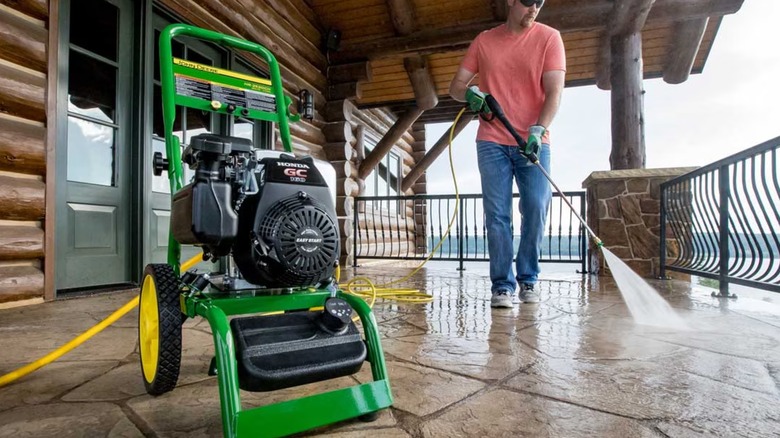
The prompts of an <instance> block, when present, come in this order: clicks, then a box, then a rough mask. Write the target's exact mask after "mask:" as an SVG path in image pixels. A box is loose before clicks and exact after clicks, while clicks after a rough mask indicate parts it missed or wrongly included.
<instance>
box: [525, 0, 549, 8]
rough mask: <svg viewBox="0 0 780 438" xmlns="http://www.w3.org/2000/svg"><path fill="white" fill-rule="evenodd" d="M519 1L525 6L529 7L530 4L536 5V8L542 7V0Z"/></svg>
mask: <svg viewBox="0 0 780 438" xmlns="http://www.w3.org/2000/svg"><path fill="white" fill-rule="evenodd" d="M520 3H521V4H522V5H523V6H525V7H526V8H530V7H531V6H533V5H536V8H537V9H542V5H544V0H520Z"/></svg>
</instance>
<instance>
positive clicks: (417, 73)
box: [404, 56, 439, 111]
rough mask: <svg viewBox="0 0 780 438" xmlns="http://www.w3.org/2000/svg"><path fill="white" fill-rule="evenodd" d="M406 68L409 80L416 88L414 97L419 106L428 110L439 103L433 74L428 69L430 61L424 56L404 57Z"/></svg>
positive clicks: (413, 88) (413, 87) (414, 88)
mask: <svg viewBox="0 0 780 438" xmlns="http://www.w3.org/2000/svg"><path fill="white" fill-rule="evenodd" d="M404 68H405V69H406V74H408V75H409V81H411V83H412V90H414V99H415V100H416V101H417V107H418V108H420V109H421V110H423V111H427V110H429V109H431V108H434V107H436V105H437V104H438V103H439V97H438V96H437V93H436V84H435V83H434V82H433V76H431V71H430V69H428V62H427V61H426V59H425V57H423V56H412V57H408V58H404Z"/></svg>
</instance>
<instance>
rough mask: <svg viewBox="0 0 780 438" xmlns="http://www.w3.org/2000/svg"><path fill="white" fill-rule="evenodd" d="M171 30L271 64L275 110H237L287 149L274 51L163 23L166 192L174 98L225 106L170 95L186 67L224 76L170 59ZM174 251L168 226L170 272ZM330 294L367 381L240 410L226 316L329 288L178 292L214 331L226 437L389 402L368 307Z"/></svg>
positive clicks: (176, 258)
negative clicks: (347, 312) (367, 370)
mask: <svg viewBox="0 0 780 438" xmlns="http://www.w3.org/2000/svg"><path fill="white" fill-rule="evenodd" d="M176 36H189V37H194V38H197V39H201V40H205V41H209V42H212V43H215V44H219V45H223V46H227V47H231V48H234V49H239V50H245V51H248V52H252V53H255V54H257V55H259V56H260V57H261V58H262V59H264V60H265V61H266V62H267V63H268V68H269V71H270V76H271V83H270V90H268V91H270V93H271V94H273V95H274V96H275V98H276V112H275V113H271V112H266V111H261V110H255V109H250V110H249V114H248V115H246V116H244V117H247V118H253V119H258V120H267V121H271V122H275V123H278V125H279V130H280V133H281V139H282V144H283V145H284V148H285V150H286V151H287V152H292V144H291V141H290V127H289V122H290V121H297V120H298V119H299V116H297V115H291V114H290V113H289V110H288V108H289V105H290V104H291V99H289V98H287V97H286V96H285V95H284V90H283V88H282V81H281V75H280V73H279V65H278V64H277V62H276V58H275V57H274V56H273V54H271V52H270V51H268V50H267V49H266V48H265V47H263V46H261V45H259V44H255V43H252V42H249V41H246V40H242V39H239V38H235V37H231V36H228V35H223V34H220V33H217V32H213V31H210V30H206V29H200V28H197V27H194V26H189V25H186V24H171V25H169V26H167V27H166V28H165V29H164V30H163V32H162V34H161V36H160V70H161V72H160V79H161V83H162V102H163V119H164V123H165V147H166V156H167V158H168V162H169V169H168V177H169V180H170V186H171V196H173V195H174V194H175V193H176V192H177V191H178V190H180V189H181V188H182V186H183V180H182V179H183V172H182V167H181V151H180V144H179V139H178V137H176V136H174V135H173V126H174V120H175V117H176V105H181V106H185V107H189V108H194V109H199V110H203V111H215V112H226V110H225V108H224V107H223V108H216V109H215V108H214V107H212V106H211V103H210V102H209V101H206V100H204V99H199V98H193V97H189V96H182V95H178V94H176V86H175V79H174V73H181V74H186V75H189V76H192V77H196V78H199V79H203V80H212V79H219V80H220V82H223V83H225V82H226V79H225V77H224V76H219V75H214V73H213V72H209V71H201V70H197V69H193V68H189V67H187V66H184V65H181V64H175V63H174V59H173V56H172V53H171V40H172V39H173V38H174V37H176ZM228 81H229V80H228ZM230 85H234V86H236V87H239V88H241V87H243V86H247V87H248V86H252V85H257V84H250V83H245V82H242V81H241V80H240V79H238V80H236V81H235V83H231V84H230ZM180 257H181V246H180V245H179V243H178V242H177V241H176V240H175V239H174V238H173V233H170V237H169V247H168V263H169V264H170V265H171V266H172V267H173V268H174V270H175V271H176V273H177V275H178V274H179V267H180ZM336 295H337V296H338V297H340V298H342V299H344V300H346V301H347V302H348V303H349V304H350V305H351V306H352V308H353V309H355V311H356V313H357V314H358V316H359V317H360V320H361V322H362V325H363V330H364V335H365V339H366V344H367V347H368V360H369V362H370V363H371V373H372V376H373V379H374V380H373V382H369V383H364V384H361V385H356V386H352V387H347V388H342V389H338V390H335V391H330V392H325V393H321V394H315V395H311V396H308V397H304V398H299V399H294V400H288V401H285V402H280V403H275V404H271V405H266V406H261V407H257V408H253V409H248V410H242V409H241V400H240V392H239V384H238V364H237V361H236V352H235V344H234V342H233V334H232V332H231V330H230V325H229V322H228V318H227V317H228V316H230V315H240V314H245V313H259V312H278V311H289V310H305V309H311V308H315V307H320V306H323V305H324V303H325V300H326V299H327V298H328V297H330V296H331V292H330V291H328V290H322V289H321V290H314V291H312V290H311V289H303V288H302V289H298V290H295V291H293V292H292V293H290V294H286V295H262V293H259V294H258V293H256V294H252V293H247V292H246V291H244V293H242V294H241V295H227V294H223V293H203V294H200V295H194V296H193V295H190V294H185V293H182V295H181V297H180V300H181V308H182V312H183V313H184V314H186V315H187V316H188V317H195V316H202V317H204V318H206V319H207V320H208V322H209V324H210V325H211V329H212V332H213V334H214V345H215V352H216V360H217V370H218V371H217V379H218V382H219V397H220V404H221V409H222V429H223V432H224V435H225V436H226V437H236V436H241V435H252V436H269V437H272V436H284V435H288V434H293V433H297V432H302V431H305V430H308V429H311V428H314V427H318V426H323V425H327V424H331V423H335V422H338V421H342V420H346V419H349V418H353V417H357V416H360V415H364V414H369V413H372V412H375V411H378V410H380V409H384V408H387V407H389V406H391V405H392V404H393V396H392V393H391V390H390V382H389V380H388V375H387V368H386V365H385V358H384V353H383V352H382V347H381V344H380V340H379V331H378V329H377V324H376V320H375V318H374V315H373V313H372V312H371V308H370V307H369V306H368V305H367V304H366V303H365V301H363V300H362V299H360V298H358V297H356V296H354V295H350V294H346V293H344V292H343V291H342V290H338V291H337V293H336Z"/></svg>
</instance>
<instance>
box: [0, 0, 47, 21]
mask: <svg viewBox="0 0 780 438" xmlns="http://www.w3.org/2000/svg"><path fill="white" fill-rule="evenodd" d="M0 5H6V6H8V7H9V8H11V9H15V10H17V11H19V12H22V13H24V14H27V15H29V16H31V17H33V18H37V19H39V20H46V19H47V18H49V2H48V1H47V0H0Z"/></svg>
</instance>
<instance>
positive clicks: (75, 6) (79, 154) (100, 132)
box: [67, 0, 119, 186]
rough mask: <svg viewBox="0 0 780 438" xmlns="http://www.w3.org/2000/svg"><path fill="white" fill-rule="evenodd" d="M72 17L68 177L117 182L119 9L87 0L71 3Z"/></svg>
mask: <svg viewBox="0 0 780 438" xmlns="http://www.w3.org/2000/svg"><path fill="white" fill-rule="evenodd" d="M71 17H72V24H71V27H70V29H71V32H70V44H69V47H68V53H69V65H70V70H69V73H68V102H67V104H68V154H67V178H68V180H69V181H73V182H81V183H88V184H97V185H103V186H115V185H116V168H115V167H116V166H115V164H116V163H115V161H116V158H115V156H116V137H117V135H116V133H117V129H118V128H119V126H118V122H117V119H116V108H117V105H116V100H117V73H118V70H119V63H118V59H117V53H118V50H117V47H118V46H117V42H118V32H119V10H118V9H117V7H116V6H114V5H112V4H110V3H107V2H105V1H102V0H82V1H78V2H73V3H72V5H71Z"/></svg>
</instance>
